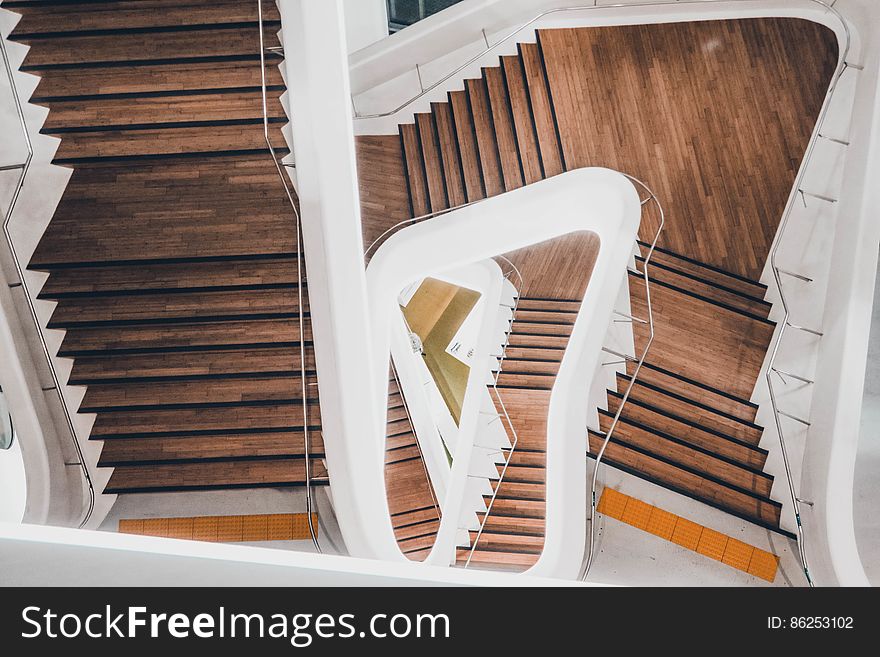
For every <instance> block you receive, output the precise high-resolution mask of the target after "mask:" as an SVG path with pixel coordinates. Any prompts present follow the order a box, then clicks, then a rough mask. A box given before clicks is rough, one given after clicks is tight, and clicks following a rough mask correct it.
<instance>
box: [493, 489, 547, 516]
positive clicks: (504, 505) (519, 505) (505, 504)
mask: <svg viewBox="0 0 880 657" xmlns="http://www.w3.org/2000/svg"><path fill="white" fill-rule="evenodd" d="M545 511H546V507H545V505H544V501H543V500H521V499H516V498H512V497H511V498H505V497H502V496H501V495H500V494H499V495H498V496H497V497H496V498H495V503H494V504H493V505H492V515H493V516H494V515H495V514H498V515H499V516H509V517H515V518H530V519H532V520H537V519H541V520H542V521H543V518H544V512H545Z"/></svg>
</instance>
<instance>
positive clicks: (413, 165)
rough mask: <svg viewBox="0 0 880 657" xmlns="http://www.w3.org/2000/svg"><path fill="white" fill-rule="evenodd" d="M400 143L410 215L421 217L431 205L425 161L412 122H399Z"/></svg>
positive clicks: (417, 134)
mask: <svg viewBox="0 0 880 657" xmlns="http://www.w3.org/2000/svg"><path fill="white" fill-rule="evenodd" d="M400 143H401V145H402V148H403V155H404V162H405V163H406V180H407V184H408V186H409V198H410V203H411V204H412V216H414V217H422V216H424V215H427V214H429V213H430V212H431V205H430V199H429V195H428V180H427V174H426V173H425V163H424V159H423V158H422V144H421V140H420V138H419V131H418V128H416V125H415V124H414V123H405V124H401V126H400Z"/></svg>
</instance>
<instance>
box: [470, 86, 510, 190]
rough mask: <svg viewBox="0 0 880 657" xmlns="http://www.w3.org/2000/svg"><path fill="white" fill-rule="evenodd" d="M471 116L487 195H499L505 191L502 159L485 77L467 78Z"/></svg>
mask: <svg viewBox="0 0 880 657" xmlns="http://www.w3.org/2000/svg"><path fill="white" fill-rule="evenodd" d="M464 82H465V90H466V92H467V97H468V103H469V105H470V108H471V113H470V116H471V118H472V119H473V122H474V133H475V135H476V144H477V155H478V156H479V159H480V172H481V174H482V178H483V187H484V190H485V193H486V196H487V197H488V196H497V195H498V194H501V193H502V192H504V191H505V189H504V181H503V180H502V177H501V159H500V155H499V154H498V143H497V141H496V136H495V126H494V124H493V122H492V112H491V109H490V107H489V91H488V89H487V88H486V81H485V80H484V79H483V78H477V79H468V80H465V81H464Z"/></svg>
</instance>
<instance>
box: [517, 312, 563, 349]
mask: <svg viewBox="0 0 880 657" xmlns="http://www.w3.org/2000/svg"><path fill="white" fill-rule="evenodd" d="M573 327H574V324H573V323H565V324H559V323H555V322H549V321H541V322H530V321H526V320H524V319H519V316H517V318H516V320H515V321H514V322H513V330H512V332H511V339H513V336H514V335H517V336H525V337H528V338H531V337H534V336H555V337H560V338H565V343H566V344H568V338H569V337H570V336H571V330H572V328H573ZM525 337H524V339H525Z"/></svg>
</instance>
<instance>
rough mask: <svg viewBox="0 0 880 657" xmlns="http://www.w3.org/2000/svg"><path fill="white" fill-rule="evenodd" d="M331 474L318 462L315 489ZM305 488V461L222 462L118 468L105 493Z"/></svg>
mask: <svg viewBox="0 0 880 657" xmlns="http://www.w3.org/2000/svg"><path fill="white" fill-rule="evenodd" d="M326 476H327V471H326V469H325V467H324V465H323V463H322V461H321V460H319V459H315V460H314V462H313V465H312V477H313V479H315V480H317V481H314V482H313V485H321V480H322V479H324V478H326ZM303 485H305V463H304V460H303V459H283V460H271V461H253V460H251V461H222V462H212V463H183V464H178V463H175V464H161V465H160V464H157V465H138V466H125V467H117V468H115V469H114V470H113V474H112V475H111V476H110V481H109V482H108V483H107V487H106V488H105V489H104V492H105V493H108V494H119V493H155V492H173V491H187V490H218V489H229V488H267V487H272V488H276V487H287V486H303Z"/></svg>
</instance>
